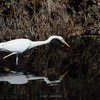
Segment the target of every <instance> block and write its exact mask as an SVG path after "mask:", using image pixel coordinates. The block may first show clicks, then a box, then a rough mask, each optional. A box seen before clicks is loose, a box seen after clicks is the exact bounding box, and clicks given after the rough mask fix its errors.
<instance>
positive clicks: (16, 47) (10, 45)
mask: <svg viewBox="0 0 100 100" xmlns="http://www.w3.org/2000/svg"><path fill="white" fill-rule="evenodd" d="M53 39H58V40H60V41H61V42H63V43H65V44H66V45H67V46H68V47H70V46H69V45H68V44H67V43H66V42H65V40H64V39H63V38H62V37H61V36H55V35H54V36H50V37H49V38H48V39H47V40H45V41H31V40H29V39H24V38H20V39H14V40H10V41H7V42H2V43H0V51H6V52H10V54H9V55H7V56H5V57H3V59H5V58H7V57H9V56H11V55H14V54H16V65H18V56H19V54H21V53H23V52H25V51H27V50H29V49H31V48H33V47H36V46H40V45H44V44H47V43H49V42H50V41H51V40H53Z"/></svg>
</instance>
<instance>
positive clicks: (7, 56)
mask: <svg viewBox="0 0 100 100" xmlns="http://www.w3.org/2000/svg"><path fill="white" fill-rule="evenodd" d="M14 54H16V52H13V53H10V54H9V55H7V56H5V57H3V60H5V59H6V58H7V57H9V56H11V55H14Z"/></svg>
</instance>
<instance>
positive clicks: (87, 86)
mask: <svg viewBox="0 0 100 100" xmlns="http://www.w3.org/2000/svg"><path fill="white" fill-rule="evenodd" d="M99 87H100V84H99V83H97V82H95V83H86V82H85V81H84V79H73V78H71V77H70V76H69V75H67V74H66V75H65V77H64V78H62V75H61V76H59V78H55V79H52V78H48V77H44V76H36V75H34V74H31V73H30V72H27V74H26V73H24V72H17V71H10V72H7V73H0V100H6V99H7V100H65V99H66V100H79V99H80V100H83V99H84V100H88V99H89V100H94V99H95V100H99V93H100V89H99Z"/></svg>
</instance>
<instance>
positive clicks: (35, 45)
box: [30, 39, 51, 49]
mask: <svg viewBox="0 0 100 100" xmlns="http://www.w3.org/2000/svg"><path fill="white" fill-rule="evenodd" d="M50 41H51V40H50V39H47V40H45V41H32V42H31V46H30V49H31V48H33V47H37V46H41V45H44V44H47V43H49V42H50Z"/></svg>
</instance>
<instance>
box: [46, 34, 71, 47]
mask: <svg viewBox="0 0 100 100" xmlns="http://www.w3.org/2000/svg"><path fill="white" fill-rule="evenodd" d="M52 39H58V40H60V41H61V42H63V43H64V44H66V45H67V46H68V47H70V46H69V45H68V44H67V43H66V42H65V40H64V39H63V38H62V37H61V36H56V35H53V36H50V37H49V39H48V40H49V41H51V40H52Z"/></svg>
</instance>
